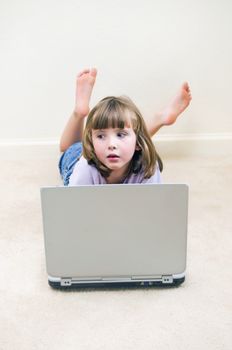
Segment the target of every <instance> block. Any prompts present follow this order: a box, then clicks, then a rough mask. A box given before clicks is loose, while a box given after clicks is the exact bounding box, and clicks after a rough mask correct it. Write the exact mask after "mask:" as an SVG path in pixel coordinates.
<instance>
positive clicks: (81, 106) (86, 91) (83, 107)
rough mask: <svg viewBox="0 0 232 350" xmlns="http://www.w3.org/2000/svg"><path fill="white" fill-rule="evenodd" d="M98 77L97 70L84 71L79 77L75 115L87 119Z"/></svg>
mask: <svg viewBox="0 0 232 350" xmlns="http://www.w3.org/2000/svg"><path fill="white" fill-rule="evenodd" d="M96 76H97V70H96V68H91V69H84V70H83V71H81V72H80V73H79V74H78V76H77V80H76V104H75V113H77V114H78V115H80V116H83V117H86V116H87V115H88V113H89V101H90V97H91V94H92V90H93V86H94V83H95V80H96Z"/></svg>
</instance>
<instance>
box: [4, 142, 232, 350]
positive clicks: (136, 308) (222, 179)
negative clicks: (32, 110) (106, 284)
mask: <svg viewBox="0 0 232 350" xmlns="http://www.w3.org/2000/svg"><path fill="white" fill-rule="evenodd" d="M0 159H1V160H2V170H1V177H0V185H1V186H0V188H1V201H0V247H1V255H0V276H1V280H0V293H1V299H0V333H1V335H0V349H1V350H16V349H17V350H18V349H20V350H34V349H35V350H36V349H38V350H42V349H56V350H61V349H62V350H63V349H80V350H85V349H86V350H97V349H99V350H100V349H101V350H104V349H107V350H111V349H112V350H113V349H125V350H127V349H133V350H134V349H147V350H149V349H159V350H167V349H178V350H188V349H189V350H193V349H194V350H195V349H210V350H216V349H218V350H219V349H220V350H230V349H231V348H232V331H231V330H232V292H231V290H232V269H231V266H232V264H231V256H232V202H231V198H232V178H231V174H232V158H231V157H226V156H225V157H223V158H222V157H216V158H215V157H193V156H191V157H179V158H178V157H176V158H174V157H172V158H163V161H164V172H163V181H164V182H168V183H187V184H188V185H189V191H190V193H189V223H188V254H187V273H186V281H185V282H184V284H183V285H182V286H181V287H179V288H171V289H170V288H169V289H158V288H157V289H156V288H152V289H148V290H143V289H133V290H128V289H122V290H105V289H104V290H100V291H99V290H98V291H94V290H91V291H72V292H68V293H67V292H62V291H57V290H53V289H52V288H51V287H49V286H48V283H47V274H46V267H45V255H44V242H43V231H42V221H41V220H42V217H41V208H40V187H41V186H48V185H57V184H60V183H61V182H60V179H59V175H58V172H57V159H58V154H57V152H56V151H54V150H49V149H48V150H46V151H42V152H40V151H39V150H35V151H31V152H30V154H26V156H25V154H24V155H19V156H17V158H15V156H14V153H12V152H9V154H8V153H7V152H6V150H1V151H0Z"/></svg>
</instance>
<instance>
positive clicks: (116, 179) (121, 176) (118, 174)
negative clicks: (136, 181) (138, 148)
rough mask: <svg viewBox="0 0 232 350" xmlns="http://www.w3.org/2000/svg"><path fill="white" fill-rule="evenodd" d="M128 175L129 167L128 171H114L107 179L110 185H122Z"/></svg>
mask: <svg viewBox="0 0 232 350" xmlns="http://www.w3.org/2000/svg"><path fill="white" fill-rule="evenodd" d="M127 175H128V167H127V168H126V169H123V168H122V169H118V170H113V171H112V172H111V174H110V175H109V176H108V177H107V178H106V182H107V183H108V184H120V183H123V182H124V180H125V178H126V177H127Z"/></svg>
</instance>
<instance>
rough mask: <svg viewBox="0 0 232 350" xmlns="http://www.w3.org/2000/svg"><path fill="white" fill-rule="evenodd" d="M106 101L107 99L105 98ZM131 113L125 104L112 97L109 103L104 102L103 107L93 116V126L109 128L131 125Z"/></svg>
mask: <svg viewBox="0 0 232 350" xmlns="http://www.w3.org/2000/svg"><path fill="white" fill-rule="evenodd" d="M104 101H105V99H104ZM130 114H131V113H130V112H129V110H127V108H126V107H125V106H122V105H121V104H120V103H119V102H118V101H116V100H115V99H113V98H111V99H109V101H108V103H107V104H106V103H104V104H103V105H102V108H99V109H98V110H97V111H96V112H95V113H94V116H93V120H92V128H93V129H95V130H96V129H108V128H113V129H114V128H119V129H123V128H125V127H130V126H131V120H130V119H131V118H130V117H129V115H130Z"/></svg>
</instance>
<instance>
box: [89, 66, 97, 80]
mask: <svg viewBox="0 0 232 350" xmlns="http://www.w3.org/2000/svg"><path fill="white" fill-rule="evenodd" d="M90 75H92V77H94V78H95V77H96V75H97V69H96V68H91V70H90Z"/></svg>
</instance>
